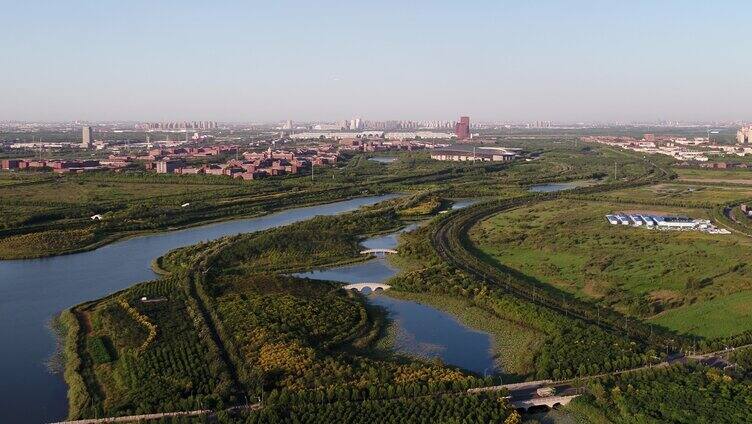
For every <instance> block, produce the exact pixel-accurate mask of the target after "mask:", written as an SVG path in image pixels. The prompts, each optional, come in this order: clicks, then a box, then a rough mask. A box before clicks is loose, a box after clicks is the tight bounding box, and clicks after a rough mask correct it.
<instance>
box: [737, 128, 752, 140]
mask: <svg viewBox="0 0 752 424" xmlns="http://www.w3.org/2000/svg"><path fill="white" fill-rule="evenodd" d="M736 142H737V143H739V144H748V143H750V142H752V126H749V127H742V128H741V129H739V131H737V132H736Z"/></svg>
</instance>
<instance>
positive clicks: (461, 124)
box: [282, 116, 472, 140]
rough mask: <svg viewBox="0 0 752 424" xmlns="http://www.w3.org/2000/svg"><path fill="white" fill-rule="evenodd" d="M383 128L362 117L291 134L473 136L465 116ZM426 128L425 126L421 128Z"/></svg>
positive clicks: (423, 137)
mask: <svg viewBox="0 0 752 424" xmlns="http://www.w3.org/2000/svg"><path fill="white" fill-rule="evenodd" d="M291 128H292V122H291V121H287V122H286V123H285V124H283V125H282V129H291ZM363 128H372V129H371V130H369V131H360V130H362V129H363ZM384 128H385V129H384V130H382V129H381V127H379V126H374V125H373V123H371V122H365V123H364V122H362V121H361V120H360V118H354V119H352V120H351V121H350V122H349V124H348V123H347V122H346V121H345V122H343V123H342V124H333V125H323V124H319V125H315V126H314V127H313V130H314V131H309V132H302V133H297V134H292V135H290V138H291V139H293V140H314V139H327V140H344V139H353V138H371V139H376V138H378V139H384V140H451V139H456V140H468V139H470V138H471V136H472V134H471V133H470V117H467V116H462V117H460V120H459V121H458V122H455V123H451V122H449V121H447V122H445V123H441V122H436V123H434V124H431V125H427V126H422V125H419V124H418V123H415V125H412V124H411V125H408V124H407V123H404V125H402V124H400V125H398V126H394V127H392V126H389V129H391V130H395V129H400V130H412V131H386V126H385V127H384ZM421 128H423V130H420V129H421ZM434 129H454V132H453V133H450V132H438V131H432V130H434ZM343 130H344V131H343Z"/></svg>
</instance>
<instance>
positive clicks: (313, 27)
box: [0, 0, 752, 121]
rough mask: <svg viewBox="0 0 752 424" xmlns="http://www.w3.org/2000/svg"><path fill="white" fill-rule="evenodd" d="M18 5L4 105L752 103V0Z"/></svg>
mask: <svg viewBox="0 0 752 424" xmlns="http://www.w3.org/2000/svg"><path fill="white" fill-rule="evenodd" d="M0 10H2V15H3V19H2V26H0V99H2V100H0V120H10V119H23V120H73V119H82V120H109V119H133V120H163V119H164V120H166V119H215V120H239V121H262V120H277V119H287V118H291V119H297V120H306V119H332V120H334V119H341V118H349V117H352V116H356V115H357V116H361V117H363V118H366V119H395V118H397V119H399V118H404V119H408V118H413V119H449V118H455V117H456V116H458V115H460V114H469V115H470V116H472V117H473V119H475V120H534V119H551V120H559V121H592V120H635V119H655V118H663V119H750V120H752V53H751V52H752V2H748V1H717V2H711V1H689V0H685V1H664V0H655V1H634V0H630V1H606V0H598V1H595V0H594V1H576V0H572V1H544V0H531V1H525V0H518V1H462V2H461V1H452V2H449V1H432V2H429V1H371V2H364V1H279V0H267V1H263V2H256V1H250V2H245V1H237V2H229V1H215V2H209V1H186V0H183V1H158V0H152V1H140V0H127V1H122V0H121V1H112V0H89V1H75V0H65V1H58V0H51V1H35V0H24V1H9V0H0Z"/></svg>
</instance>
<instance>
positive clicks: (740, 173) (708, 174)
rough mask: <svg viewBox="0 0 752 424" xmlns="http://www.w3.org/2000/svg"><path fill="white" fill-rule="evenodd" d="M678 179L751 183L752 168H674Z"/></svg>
mask: <svg viewBox="0 0 752 424" xmlns="http://www.w3.org/2000/svg"><path fill="white" fill-rule="evenodd" d="M676 174H677V175H678V176H679V179H680V180H684V181H705V182H708V183H710V182H712V183H730V184H752V169H687V168H679V169H676Z"/></svg>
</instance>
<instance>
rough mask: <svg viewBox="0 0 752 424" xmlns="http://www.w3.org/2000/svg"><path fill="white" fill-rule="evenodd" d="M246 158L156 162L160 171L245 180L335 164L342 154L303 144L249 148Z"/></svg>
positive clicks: (163, 172) (167, 159)
mask: <svg viewBox="0 0 752 424" xmlns="http://www.w3.org/2000/svg"><path fill="white" fill-rule="evenodd" d="M242 157H243V159H231V160H229V161H227V162H225V163H222V164H205V165H189V164H187V163H186V162H185V160H184V158H177V159H173V158H171V157H168V158H162V159H161V160H158V161H156V162H154V163H153V169H155V170H156V172H157V173H159V174H205V175H225V176H229V177H232V178H241V179H244V180H255V179H259V178H263V177H269V176H278V175H287V174H298V173H301V172H303V171H304V170H306V169H311V167H312V166H315V165H334V164H336V163H337V159H338V155H337V153H336V152H334V151H333V150H331V149H327V148H321V149H308V148H301V149H296V150H294V151H285V150H276V151H274V150H272V149H271V147H270V148H269V149H268V150H266V151H265V152H260V153H255V152H245V153H243V155H242Z"/></svg>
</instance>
